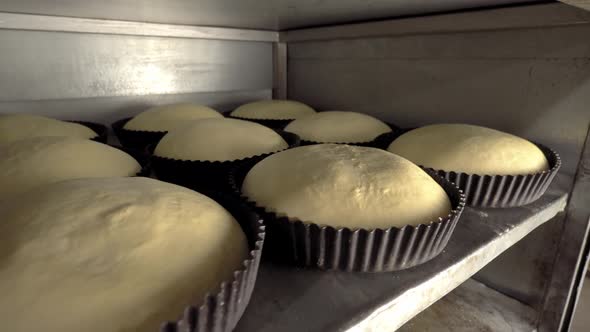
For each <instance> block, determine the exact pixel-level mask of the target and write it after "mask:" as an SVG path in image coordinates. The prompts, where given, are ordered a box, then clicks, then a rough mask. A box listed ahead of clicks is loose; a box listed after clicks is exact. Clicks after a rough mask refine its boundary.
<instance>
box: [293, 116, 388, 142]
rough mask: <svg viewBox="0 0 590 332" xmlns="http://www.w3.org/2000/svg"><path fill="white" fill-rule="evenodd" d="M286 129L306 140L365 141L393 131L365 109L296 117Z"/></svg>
mask: <svg viewBox="0 0 590 332" xmlns="http://www.w3.org/2000/svg"><path fill="white" fill-rule="evenodd" d="M285 131H288V132H291V133H294V134H297V135H299V137H301V139H303V140H306V141H313V142H320V143H363V142H370V141H372V140H374V139H375V138H376V137H377V136H379V135H381V134H384V133H387V132H390V131H391V128H389V126H388V125H386V124H385V123H384V122H382V121H380V120H378V119H376V118H374V117H372V116H370V115H366V114H363V113H356V112H341V111H329V112H320V113H316V114H313V115H309V116H306V117H303V118H301V119H297V120H294V121H293V122H291V123H289V124H288V125H287V127H285Z"/></svg>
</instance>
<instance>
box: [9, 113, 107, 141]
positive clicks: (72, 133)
mask: <svg viewBox="0 0 590 332" xmlns="http://www.w3.org/2000/svg"><path fill="white" fill-rule="evenodd" d="M39 136H68V137H77V138H83V139H90V138H94V137H96V136H98V135H97V134H96V133H95V132H94V131H93V130H92V129H90V128H88V127H86V126H83V125H81V124H78V123H72V122H66V121H61V120H56V119H51V118H47V117H44V116H39V115H31V114H6V115H2V116H0V144H2V143H7V142H12V141H16V140H19V139H23V138H29V137H39Z"/></svg>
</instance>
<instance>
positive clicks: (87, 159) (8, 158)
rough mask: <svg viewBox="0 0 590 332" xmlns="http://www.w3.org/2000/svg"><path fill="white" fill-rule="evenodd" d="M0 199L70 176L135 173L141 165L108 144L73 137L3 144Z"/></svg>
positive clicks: (31, 139)
mask: <svg viewBox="0 0 590 332" xmlns="http://www.w3.org/2000/svg"><path fill="white" fill-rule="evenodd" d="M0 156H2V158H0V200H3V199H7V198H9V197H10V196H12V195H14V194H18V193H21V192H23V191H27V190H31V189H33V188H36V187H38V186H42V185H45V184H48V183H53V182H57V181H61V180H67V179H78V178H95V177H120V176H133V175H136V174H137V173H138V172H139V171H140V170H141V166H140V165H139V163H137V161H136V160H135V159H133V158H132V157H131V156H129V155H128V154H126V153H125V152H123V151H121V150H119V149H116V148H113V147H110V146H108V145H106V144H102V143H98V142H94V141H90V140H83V139H79V138H71V137H33V138H28V139H22V140H18V141H15V142H12V143H6V144H1V145H0Z"/></svg>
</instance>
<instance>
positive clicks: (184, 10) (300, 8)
mask: <svg viewBox="0 0 590 332" xmlns="http://www.w3.org/2000/svg"><path fill="white" fill-rule="evenodd" d="M526 2H535V1H534V0H532V1H531V0H445V1H441V0H421V1H415V0H371V1H358V0H321V1H320V0H126V1H120V0H104V1H94V0H52V1H46V0H4V1H2V2H0V11H5V12H14V13H29V14H42V15H57V16H72V17H83V18H101V19H115V20H129V21H139V22H157V23H169V24H191V25H209V26H222V27H236V28H252V29H272V30H278V29H292V28H298V27H304V26H312V25H325V24H335V23H343V22H351V21H362V20H374V19H384V18H390V17H399V16H405V15H420V14H428V13H435V12H442V11H451V10H459V9H472V8H479V7H484V6H498V5H505V4H514V3H526Z"/></svg>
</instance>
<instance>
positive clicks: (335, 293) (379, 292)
mask: <svg viewBox="0 0 590 332" xmlns="http://www.w3.org/2000/svg"><path fill="white" fill-rule="evenodd" d="M566 176H567V175H558V177H557V178H556V179H555V181H554V182H553V184H552V185H551V187H550V188H549V190H548V191H547V193H546V194H545V195H544V196H543V197H541V198H540V199H539V200H538V201H536V202H534V203H532V204H529V205H527V206H524V207H518V208H511V209H483V210H475V209H471V208H467V209H466V210H465V212H464V214H463V216H462V219H461V220H460V222H459V225H458V226H457V228H456V230H455V234H454V235H453V237H452V238H451V241H450V242H449V245H448V246H447V248H446V249H445V250H444V251H443V253H441V255H439V256H438V257H436V258H435V259H433V260H432V261H430V262H427V263H425V264H423V265H421V266H418V267H415V268H411V269H408V270H404V271H399V272H394V273H376V274H360V273H344V272H325V271H318V270H310V269H303V270H299V269H295V268H291V267H285V266H276V265H271V264H263V265H262V266H261V269H260V273H259V276H258V282H257V285H256V288H255V290H254V295H253V298H252V300H251V302H250V305H249V307H248V309H247V310H246V313H245V314H244V316H243V317H242V320H241V321H240V323H239V324H238V327H237V328H236V331H238V332H243V331H258V332H265V331H269V332H270V331H284V332H289V331H297V332H299V331H309V332H323V331H394V330H396V329H398V328H399V327H400V326H402V325H403V324H404V323H406V322H407V321H409V320H410V319H411V318H413V317H414V316H416V315H417V314H418V313H420V312H421V311H422V310H424V309H426V308H427V307H429V306H430V305H431V304H433V303H434V302H436V301H437V300H439V299H440V298H442V297H443V296H445V295H446V294H447V293H449V292H450V291H452V290H453V289H455V288H456V287H458V286H459V285H460V284H461V283H463V282H464V281H466V280H467V279H469V278H470V277H471V276H472V275H473V274H475V273H476V272H477V271H479V270H480V269H481V268H483V267H484V266H485V265H486V264H488V263H489V262H490V261H491V260H493V259H494V258H495V257H497V256H498V255H499V254H501V253H502V252H504V251H505V250H506V249H508V248H509V247H510V246H512V245H513V244H515V243H517V242H518V241H520V240H521V239H522V238H523V237H524V236H526V235H527V234H529V233H530V232H531V231H533V230H534V229H535V228H537V227H538V226H539V225H541V224H543V223H545V222H546V221H548V220H550V219H551V218H552V217H553V216H555V215H556V214H557V213H559V212H561V211H563V210H564V208H565V206H566V203H567V192H566V190H565V187H564V185H563V183H565V182H567V181H565V180H566V179H565V177H566ZM560 177H561V179H560Z"/></svg>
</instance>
